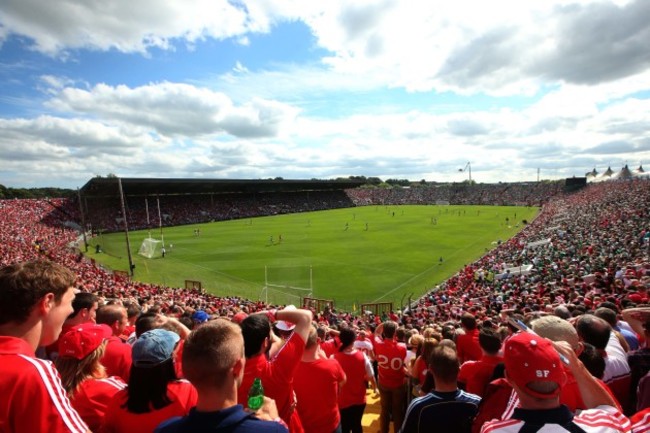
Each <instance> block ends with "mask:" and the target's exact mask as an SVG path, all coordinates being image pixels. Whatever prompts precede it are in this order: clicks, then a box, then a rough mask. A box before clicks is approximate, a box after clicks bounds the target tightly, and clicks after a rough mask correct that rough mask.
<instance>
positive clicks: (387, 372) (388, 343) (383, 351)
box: [372, 336, 406, 388]
mask: <svg viewBox="0 0 650 433" xmlns="http://www.w3.org/2000/svg"><path fill="white" fill-rule="evenodd" d="M372 346H373V349H374V351H375V358H376V359H377V373H378V377H379V384H380V385H382V386H383V387H385V388H397V387H399V386H402V385H403V384H404V379H405V378H406V374H405V372H404V359H405V358H406V347H405V346H404V345H402V344H398V343H397V342H396V341H394V340H392V339H385V340H382V339H381V338H379V337H377V336H375V338H374V339H373V340H372Z"/></svg>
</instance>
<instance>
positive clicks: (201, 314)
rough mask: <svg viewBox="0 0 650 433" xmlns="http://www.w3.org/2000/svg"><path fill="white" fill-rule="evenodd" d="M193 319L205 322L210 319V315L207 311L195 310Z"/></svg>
mask: <svg viewBox="0 0 650 433" xmlns="http://www.w3.org/2000/svg"><path fill="white" fill-rule="evenodd" d="M192 320H194V321H195V322H199V323H203V322H207V321H208V320H210V316H209V315H208V313H206V312H205V311H203V310H198V311H195V312H194V314H192Z"/></svg>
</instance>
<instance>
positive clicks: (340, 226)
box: [88, 206, 538, 310]
mask: <svg viewBox="0 0 650 433" xmlns="http://www.w3.org/2000/svg"><path fill="white" fill-rule="evenodd" d="M537 212H538V209H537V208H525V207H496V206H367V207H357V208H348V209H337V210H329V211H320V212H310V213H300V214H291V215H277V216H270V217H260V218H252V219H242V220H233V221H224V222H215V223H208V224H197V225H187V226H179V227H166V228H163V235H164V241H165V245H166V246H167V256H166V257H165V258H155V259H146V258H144V257H142V256H139V255H138V254H137V251H138V249H139V247H140V244H141V243H142V240H143V239H144V238H146V237H147V232H146V231H139V232H130V233H129V234H130V243H131V251H132V255H133V261H134V263H135V265H136V268H135V275H134V278H135V279H136V280H141V281H146V282H152V283H158V284H163V285H167V286H171V287H185V280H198V281H201V282H202V284H203V288H204V289H206V290H208V291H209V292H212V293H215V294H217V295H219V296H232V295H236V296H242V297H245V298H249V299H263V300H264V299H266V296H267V295H268V300H269V302H272V303H280V304H284V303H298V302H299V297H301V296H306V295H307V293H308V291H307V290H299V289H294V288H291V287H296V288H303V289H309V288H310V272H311V276H312V277H311V281H312V283H313V284H312V285H311V287H312V288H313V297H316V298H321V299H332V300H334V301H335V303H336V306H337V307H338V308H341V309H345V310H352V308H353V305H356V306H358V305H359V304H360V303H367V302H394V303H395V306H396V308H397V307H398V306H399V305H401V304H402V302H406V300H407V299H408V297H409V296H411V295H412V297H413V299H415V298H417V297H419V296H420V295H422V294H423V293H425V292H427V291H428V290H430V289H431V288H432V287H434V286H435V285H436V284H438V283H440V282H441V281H443V280H445V279H447V278H448V277H450V276H451V275H453V274H454V273H455V272H457V271H458V270H459V269H460V268H461V267H462V266H463V265H464V264H467V263H469V262H471V261H474V260H476V259H478V258H479V257H480V256H481V255H483V254H484V253H485V252H486V250H488V249H491V248H494V247H495V242H496V241H497V240H499V239H501V240H504V241H505V240H506V239H509V238H510V237H512V236H513V235H514V234H516V232H517V231H518V230H520V229H521V228H523V224H521V221H522V220H527V221H531V220H532V219H533V218H534V217H535V215H536V214H537ZM506 218H507V219H508V221H506ZM366 224H367V229H366ZM346 225H347V229H346ZM196 228H199V229H200V233H201V234H200V236H198V237H197V236H195V235H194V229H196ZM280 235H281V236H282V241H281V242H280V241H279V237H280ZM271 236H272V237H273V242H272V243H271V240H270V237H271ZM152 237H154V238H156V239H160V231H159V230H158V229H156V230H153V231H152ZM95 243H99V244H100V245H101V247H102V249H103V251H104V252H103V253H100V254H95V252H94V248H92V249H90V250H89V253H88V255H89V256H90V257H92V258H95V259H96V260H97V261H98V262H100V263H103V264H105V265H106V266H108V267H110V268H112V269H119V270H127V269H128V261H127V255H126V246H125V245H126V241H125V236H124V233H114V234H110V235H108V234H104V235H101V236H99V237H97V238H95V239H94V240H93V241H92V242H91V245H94V244H95ZM170 244H171V245H172V247H171V248H170ZM441 257H442V261H440V258H441ZM265 267H266V269H267V271H266V272H265ZM265 278H266V281H267V282H268V283H269V285H270V286H271V285H272V287H269V288H268V290H266V291H264V290H263V288H264V287H265ZM286 286H290V287H286Z"/></svg>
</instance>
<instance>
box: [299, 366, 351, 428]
mask: <svg viewBox="0 0 650 433" xmlns="http://www.w3.org/2000/svg"><path fill="white" fill-rule="evenodd" d="M344 379H345V373H344V372H343V369H342V368H341V365H340V364H339V363H338V361H336V360H335V359H318V360H316V361H313V362H300V364H299V365H298V368H297V369H296V374H295V377H294V388H295V391H296V399H297V400H298V413H299V414H300V421H301V422H302V426H303V427H304V429H305V433H332V432H333V431H334V429H336V427H337V426H338V425H339V422H340V421H341V415H340V414H339V407H338V394H339V383H340V382H342V381H343V380H344Z"/></svg>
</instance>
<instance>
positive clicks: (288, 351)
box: [237, 332, 305, 433]
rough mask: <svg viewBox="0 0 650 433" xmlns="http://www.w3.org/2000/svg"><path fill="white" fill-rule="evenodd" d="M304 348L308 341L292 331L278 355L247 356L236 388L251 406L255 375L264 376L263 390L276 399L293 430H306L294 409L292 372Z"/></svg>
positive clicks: (298, 432)
mask: <svg viewBox="0 0 650 433" xmlns="http://www.w3.org/2000/svg"><path fill="white" fill-rule="evenodd" d="M304 351H305V342H304V341H303V339H302V338H301V337H300V335H298V334H297V333H295V332H293V333H292V334H291V335H290V336H289V339H288V340H287V342H286V343H285V344H284V346H282V347H281V348H280V350H279V351H278V353H276V355H275V357H274V358H273V359H271V360H268V359H266V356H265V355H264V354H261V355H256V356H253V357H252V358H250V359H247V360H246V366H245V367H244V378H243V379H242V383H241V385H239V389H238V390H237V402H238V403H239V404H241V405H243V406H244V407H248V404H247V403H248V402H247V400H248V390H249V389H250V387H251V386H252V385H253V381H254V380H255V378H257V377H259V378H260V379H262V386H263V387H264V394H265V395H266V396H267V397H269V398H272V399H273V400H275V404H276V405H277V407H278V412H279V414H280V417H281V418H282V419H283V420H284V422H285V423H287V425H288V426H289V431H290V432H291V433H301V432H303V428H302V425H301V424H300V418H299V417H298V413H297V412H296V411H295V410H294V408H295V403H296V402H295V399H294V392H293V376H294V374H295V372H296V369H297V368H298V364H300V360H301V358H302V354H303V352H304Z"/></svg>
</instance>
